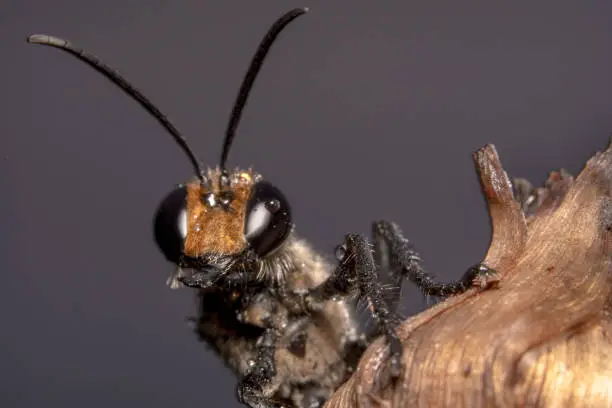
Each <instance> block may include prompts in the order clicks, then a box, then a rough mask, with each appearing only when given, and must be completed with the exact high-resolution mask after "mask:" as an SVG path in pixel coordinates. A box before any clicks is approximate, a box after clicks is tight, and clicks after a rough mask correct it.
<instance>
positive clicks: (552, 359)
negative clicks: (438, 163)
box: [326, 145, 612, 408]
mask: <svg viewBox="0 0 612 408" xmlns="http://www.w3.org/2000/svg"><path fill="white" fill-rule="evenodd" d="M474 159H475V162H476V167H477V170H478V171H479V174H480V180H481V184H482V189H483V191H484V194H485V197H486V199H487V201H488V204H489V212H490V215H491V222H492V227H493V236H492V239H491V244H490V247H489V249H488V251H487V254H486V257H485V260H484V262H485V263H486V264H487V265H489V266H490V267H492V268H494V269H496V270H497V271H498V273H499V275H500V281H499V282H498V285H497V287H496V288H492V289H487V290H484V291H479V290H477V289H470V290H469V291H468V292H466V293H463V294H461V295H458V296H454V297H451V298H449V299H447V300H446V301H444V302H442V303H440V304H437V305H435V306H433V307H431V308H429V309H427V310H425V311H423V312H422V313H420V314H418V315H415V316H413V317H411V318H409V319H408V320H406V321H405V322H404V323H403V325H402V326H401V328H400V336H401V338H402V341H403V344H404V364H405V372H404V373H403V375H402V377H401V378H400V379H399V380H398V381H397V382H395V383H394V384H391V385H388V386H386V387H385V388H384V389H380V387H378V386H377V381H376V379H377V378H380V373H381V367H384V364H385V362H386V355H387V349H386V347H383V343H382V342H381V341H380V340H379V341H377V342H375V343H373V344H372V345H371V346H370V347H369V349H368V350H367V351H366V353H365V355H364V356H363V358H362V360H361V363H360V365H359V369H358V371H357V372H356V373H355V374H354V375H353V376H352V377H351V378H350V379H349V380H348V381H347V382H346V383H345V384H344V385H343V386H342V387H341V388H340V389H339V390H338V391H337V392H336V393H335V394H334V396H333V398H332V399H331V400H330V401H329V402H328V403H327V405H326V408H349V407H378V406H380V407H469V408H472V407H519V406H520V407H527V406H528V407H553V406H554V407H575V406H581V407H603V406H612V340H611V339H612V319H611V315H610V304H611V303H610V297H611V294H612V282H611V279H610V275H611V274H610V272H611V269H610V266H611V263H610V261H611V257H610V255H611V254H612V251H611V248H612V247H611V245H612V241H611V239H610V234H611V232H610V230H611V229H612V201H611V187H612V148H611V147H610V146H608V148H607V149H606V151H604V152H602V153H597V154H595V155H594V156H593V157H592V158H591V159H590V160H589V161H588V162H587V164H586V166H585V168H584V169H583V170H582V172H581V173H580V175H579V176H578V177H577V178H576V179H575V180H574V179H573V178H572V177H571V176H570V175H568V174H567V173H565V172H564V171H561V172H553V173H551V175H550V177H549V180H548V181H547V183H546V184H545V186H544V187H542V188H539V189H536V190H535V197H536V199H535V200H531V202H530V203H527V204H525V205H524V206H522V208H521V205H519V202H518V201H517V200H515V199H514V196H513V192H512V187H511V184H510V181H509V179H508V176H507V175H506V173H505V172H504V171H503V169H502V166H501V163H500V161H499V158H498V156H497V153H496V151H495V148H494V147H493V146H492V145H488V146H486V147H484V148H482V149H480V150H479V151H477V152H476V153H475V154H474ZM523 187H525V188H527V189H528V188H529V187H530V186H528V185H523ZM519 190H520V189H517V196H518V195H519V194H521V191H519ZM523 192H524V190H523Z"/></svg>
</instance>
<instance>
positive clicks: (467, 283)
mask: <svg viewBox="0 0 612 408" xmlns="http://www.w3.org/2000/svg"><path fill="white" fill-rule="evenodd" d="M372 229H373V236H374V242H375V245H376V248H377V249H379V250H380V249H385V250H386V251H388V252H387V254H385V255H384V256H383V255H377V259H382V260H385V261H386V263H385V262H381V263H379V267H380V268H388V269H389V271H388V272H389V273H390V274H391V275H392V276H393V277H394V279H395V281H396V282H398V284H401V280H402V278H408V279H409V280H410V281H411V282H412V283H414V284H415V285H416V286H417V287H419V289H421V290H422V291H423V292H424V293H425V294H426V295H428V296H436V297H439V298H446V297H448V296H451V295H456V294H459V293H462V292H465V291H466V290H468V289H469V288H471V287H472V286H477V287H480V288H482V289H484V288H487V287H490V286H492V285H494V284H496V283H497V282H498V281H499V277H498V275H497V272H496V271H495V270H493V269H491V268H489V267H488V266H487V265H485V264H483V263H479V264H476V265H473V266H471V267H470V268H469V269H468V270H467V271H466V272H465V273H464V274H463V276H462V277H461V279H459V280H458V281H454V282H448V283H440V282H437V281H436V280H435V279H434V278H433V276H432V275H430V274H429V273H428V272H427V271H426V270H425V269H424V268H423V266H422V262H423V261H422V259H421V257H420V256H419V254H418V252H417V251H416V249H415V248H414V245H413V244H412V243H411V242H410V241H409V240H408V239H406V238H405V237H404V235H403V234H402V231H401V229H400V228H399V227H398V226H397V225H396V224H394V223H392V222H388V221H377V222H374V223H373V225H372ZM379 262H380V261H379ZM397 296H398V297H399V293H398V294H397ZM398 300H399V299H393V300H392V302H394V303H397V301H398Z"/></svg>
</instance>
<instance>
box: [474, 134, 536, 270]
mask: <svg viewBox="0 0 612 408" xmlns="http://www.w3.org/2000/svg"><path fill="white" fill-rule="evenodd" d="M474 164H475V165H476V171H477V172H478V174H479V176H480V186H481V188H482V192H483V194H484V196H485V199H486V200H487V204H488V207H489V216H490V217H491V228H492V237H491V242H490V244H489V249H488V250H487V255H486V256H485V259H484V263H485V264H487V265H488V266H489V267H491V268H493V269H496V270H498V272H499V273H500V274H502V275H503V271H504V269H505V268H504V267H505V266H506V263H508V262H512V261H513V259H514V258H516V257H517V256H518V255H519V254H520V253H521V252H522V251H523V249H524V247H525V242H527V223H526V222H525V216H524V214H523V211H522V210H521V207H520V205H519V203H518V202H517V201H516V200H515V199H514V194H513V193H512V184H511V183H510V179H509V177H508V174H506V172H505V171H504V169H503V167H502V164H501V161H500V160H499V155H498V154H497V150H496V149H495V146H494V145H492V144H489V145H486V146H485V147H483V148H481V149H479V150H477V151H476V152H475V153H474ZM502 278H503V276H502Z"/></svg>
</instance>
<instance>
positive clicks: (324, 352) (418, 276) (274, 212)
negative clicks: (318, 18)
mask: <svg viewBox="0 0 612 408" xmlns="http://www.w3.org/2000/svg"><path fill="white" fill-rule="evenodd" d="M306 11H307V9H306V8H298V9H293V10H291V11H289V12H287V13H285V14H284V15H283V16H281V17H280V18H279V19H278V20H276V22H274V24H273V25H272V26H271V27H270V28H269V30H268V32H267V33H266V35H265V37H264V38H263V40H262V41H261V43H260V44H259V47H258V48H257V51H256V53H255V55H254V56H253V58H252V60H251V63H250V65H249V68H248V70H247V72H246V75H245V77H244V79H243V82H242V85H241V87H240V89H239V91H238V95H237V98H236V101H235V104H234V107H233V109H232V111H231V114H230V118H229V122H228V125H227V130H226V132H225V138H224V143H223V149H222V152H221V158H220V164H219V166H217V167H215V168H206V169H204V168H203V167H202V166H201V165H200V161H199V160H198V159H197V158H196V156H195V154H194V153H193V151H192V149H191V148H190V147H189V145H188V144H187V142H186V140H185V138H184V137H183V136H182V134H181V133H180V132H179V131H178V129H177V128H176V127H175V126H174V125H173V124H172V123H171V121H170V120H169V119H168V118H167V116H166V115H164V114H163V113H162V112H161V111H160V110H159V109H158V108H157V107H155V105H154V104H153V103H152V102H151V101H150V100H149V99H148V98H147V97H145V96H144V95H143V94H142V93H141V92H140V91H139V90H138V89H137V88H135V87H134V86H132V85H131V84H130V82H128V81H127V80H126V79H124V78H123V77H122V76H121V75H120V74H119V73H118V72H117V71H116V70H114V69H112V68H110V67H109V66H107V65H105V64H104V63H102V62H101V61H100V60H99V59H98V58H97V57H95V56H94V55H92V54H90V53H88V52H86V51H84V50H82V49H80V48H78V47H76V46H74V45H72V44H71V43H70V42H68V41H66V40H63V39H61V38H58V37H53V36H48V35H32V36H30V37H29V38H28V41H29V42H30V43H34V44H42V45H47V46H52V47H55V48H59V49H60V50H63V51H66V52H68V53H70V54H72V55H74V56H75V57H77V58H78V59H80V60H81V61H83V62H85V63H87V64H89V65H90V66H92V67H93V68H94V69H96V70H97V71H98V72H100V73H102V74H103V75H104V76H106V77H107V78H108V79H110V80H111V81H112V82H114V83H115V84H116V85H118V86H119V87H120V88H121V89H122V90H123V91H125V92H126V93H127V94H128V95H130V96H131V97H132V98H134V99H135V100H136V101H138V102H139V103H140V104H141V105H142V106H143V107H144V108H145V109H146V110H147V111H148V112H149V113H150V114H151V115H152V116H153V117H154V118H155V119H156V120H157V121H159V123H161V125H162V126H163V127H164V128H165V129H166V130H167V131H168V132H169V133H170V134H171V135H172V137H173V138H174V140H175V141H176V142H177V144H178V145H179V146H180V147H181V148H182V149H183V151H184V152H185V153H186V155H187V158H188V159H189V160H190V162H191V164H192V166H193V169H194V173H195V177H193V179H192V180H191V181H189V182H188V183H186V184H182V185H179V186H178V187H176V188H175V189H174V190H172V191H171V192H170V193H169V194H168V195H167V196H166V197H165V198H164V199H163V200H162V201H161V203H160V205H159V208H158V210H157V212H156V214H155V216H154V223H153V224H154V236H155V241H156V244H157V246H158V247H159V249H160V250H161V252H162V253H163V255H164V256H165V258H166V259H167V260H168V261H169V262H171V263H172V264H174V265H176V269H175V271H174V272H173V273H172V274H171V276H170V277H169V279H168V282H167V283H168V285H169V286H170V287H172V288H179V287H189V288H195V290H196V293H197V297H198V305H199V306H198V314H199V315H198V316H197V318H196V319H195V321H194V327H195V332H196V333H197V335H198V336H199V338H200V339H201V340H202V341H205V342H206V343H208V344H209V345H210V346H211V347H212V348H213V349H214V350H215V352H216V353H217V354H218V355H219V356H220V358H222V359H223V361H224V362H225V363H226V364H227V365H228V366H229V367H230V368H231V369H232V370H233V371H234V373H235V374H236V375H237V377H238V378H239V382H238V385H237V397H238V400H239V401H240V402H241V403H243V404H245V405H247V406H249V407H253V408H274V407H276V408H278V407H289V406H290V407H295V408H314V407H320V406H322V405H323V404H324V403H325V401H326V400H327V399H328V398H329V397H330V396H331V394H332V392H333V391H334V390H336V389H337V388H338V386H339V385H340V384H342V382H343V381H344V380H345V379H346V378H347V376H348V375H349V374H350V373H351V372H352V371H353V370H354V369H355V367H356V364H357V362H358V360H359V358H360V356H361V355H362V353H363V351H364V350H365V348H366V347H367V346H368V344H370V342H371V341H372V340H373V339H374V338H376V337H378V336H380V335H384V336H385V337H386V339H387V341H388V344H389V363H388V365H389V367H388V370H386V371H385V372H386V374H385V375H384V378H381V379H380V381H381V384H382V383H384V382H386V381H389V380H392V379H394V378H397V377H398V376H399V375H400V374H401V369H402V362H401V355H402V347H401V344H400V341H399V339H398V337H397V334H396V327H397V325H398V323H399V319H398V317H397V315H396V313H395V310H394V309H395V306H396V305H397V302H398V300H399V292H396V293H397V294H394V295H392V296H389V295H388V292H386V291H385V288H384V285H383V284H382V283H381V280H380V279H379V276H381V275H383V274H385V275H386V276H387V277H390V279H391V280H392V281H393V282H394V284H395V285H396V286H398V285H399V284H401V281H402V280H403V279H406V278H408V279H409V280H410V281H412V282H413V283H415V284H416V285H417V286H419V287H420V288H421V289H422V290H423V291H424V292H425V293H426V294H428V295H432V296H436V297H441V298H444V297H447V296H450V295H453V294H456V293H459V292H462V291H464V290H466V289H468V288H469V287H471V286H472V285H473V284H474V283H476V284H477V285H480V286H484V284H482V282H483V277H484V278H487V277H489V276H491V275H493V274H494V273H495V271H493V270H491V269H489V268H488V267H487V266H486V265H483V264H477V265H475V266H473V267H471V268H469V269H468V271H467V272H466V273H465V274H464V275H463V277H462V278H461V279H460V280H458V281H456V282H451V283H437V282H436V281H435V280H434V278H433V277H432V276H431V275H429V274H428V273H427V272H426V271H425V270H424V268H423V266H422V260H421V258H420V257H419V254H418V253H417V251H416V250H415V248H414V246H413V245H412V243H411V242H409V241H408V240H407V239H406V238H405V237H404V236H403V234H402V231H401V230H400V228H399V227H398V226H397V225H396V224H394V223H391V222H386V221H378V222H375V223H373V246H372V245H370V243H369V241H368V239H367V238H366V237H365V236H363V235H361V234H348V235H346V237H345V239H344V243H343V244H341V245H339V246H338V247H337V248H336V262H337V264H336V265H334V262H332V261H330V260H328V259H327V258H326V257H324V256H322V255H320V254H318V253H317V252H315V251H314V250H313V249H312V248H311V246H310V245H309V244H308V243H307V242H306V241H305V240H304V239H302V238H300V237H299V236H298V235H297V234H296V232H295V225H294V223H293V221H292V211H291V205H290V203H289V200H288V199H287V197H285V195H284V194H283V193H282V191H281V190H280V189H279V188H278V187H276V186H275V185H274V184H272V183H271V182H270V181H267V180H266V179H264V178H263V177H262V175H260V174H258V173H256V172H255V171H253V170H252V169H247V170H245V169H239V168H236V169H233V170H230V169H229V168H228V166H227V162H228V156H229V152H230V147H231V146H232V142H233V140H234V136H235V134H236V129H237V127H238V124H239V122H240V118H241V114H242V111H243V109H244V107H245V106H246V103H247V100H248V95H249V92H250V90H251V88H252V86H253V83H254V81H255V78H256V76H257V74H258V72H259V70H260V68H261V66H262V64H263V62H264V59H265V57H266V55H267V54H268V52H269V50H270V48H271V46H272V44H273V43H274V40H275V39H276V38H277V37H278V35H279V34H280V33H281V31H282V30H283V29H284V28H285V27H286V26H287V25H288V24H289V23H290V22H292V21H293V20H295V19H296V18H297V17H299V16H301V15H303V14H304V13H306ZM484 280H486V279H484ZM355 299H361V300H364V301H365V304H366V305H367V307H368V309H369V311H370V312H371V315H372V317H373V319H374V321H375V323H376V328H375V330H370V331H367V330H364V329H363V328H362V327H361V325H360V324H359V319H358V318H357V314H356V310H355V302H354V301H355Z"/></svg>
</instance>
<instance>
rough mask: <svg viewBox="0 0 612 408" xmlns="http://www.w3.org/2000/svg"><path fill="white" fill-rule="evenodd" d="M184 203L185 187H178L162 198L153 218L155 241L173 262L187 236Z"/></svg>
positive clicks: (185, 202)
mask: <svg viewBox="0 0 612 408" xmlns="http://www.w3.org/2000/svg"><path fill="white" fill-rule="evenodd" d="M186 205H187V187H185V186H182V187H178V188H176V189H174V190H173V191H172V192H171V193H170V194H168V195H167V196H166V197H165V198H164V199H163V201H162V202H161V204H160V205H159V207H158V208H157V213H156V215H155V220H154V227H153V228H154V233H155V242H156V243H157V246H158V247H159V249H160V250H161V251H162V253H163V254H164V256H165V257H166V259H167V260H168V261H170V262H172V263H175V264H178V262H179V259H180V257H181V254H182V253H183V243H184V242H185V237H186V236H187V213H186Z"/></svg>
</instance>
